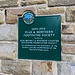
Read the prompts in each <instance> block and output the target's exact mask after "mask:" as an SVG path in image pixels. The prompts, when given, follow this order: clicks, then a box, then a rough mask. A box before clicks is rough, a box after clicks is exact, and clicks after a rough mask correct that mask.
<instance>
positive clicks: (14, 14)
mask: <svg viewBox="0 0 75 75" xmlns="http://www.w3.org/2000/svg"><path fill="white" fill-rule="evenodd" d="M25 11H33V12H34V13H35V14H36V8H35V7H24V8H23V7H21V8H12V9H6V12H7V14H6V23H9V24H14V23H16V22H17V21H18V16H22V15H23V13H24V12H25Z"/></svg>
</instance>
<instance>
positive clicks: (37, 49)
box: [18, 11, 61, 61]
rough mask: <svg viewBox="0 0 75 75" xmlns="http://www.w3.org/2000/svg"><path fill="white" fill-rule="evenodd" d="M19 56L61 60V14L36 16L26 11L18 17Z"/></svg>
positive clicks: (20, 57)
mask: <svg viewBox="0 0 75 75" xmlns="http://www.w3.org/2000/svg"><path fill="white" fill-rule="evenodd" d="M18 58H19V59H34V60H54V61H60V60H61V16H60V15H53V16H35V15H34V13H33V12H31V11H29V12H26V13H25V14H24V15H23V17H19V19H18Z"/></svg>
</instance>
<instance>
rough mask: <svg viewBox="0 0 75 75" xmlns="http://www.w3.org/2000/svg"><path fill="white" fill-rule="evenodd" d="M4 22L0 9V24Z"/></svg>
mask: <svg viewBox="0 0 75 75" xmlns="http://www.w3.org/2000/svg"><path fill="white" fill-rule="evenodd" d="M1 23H4V16H3V12H2V11H0V24H1Z"/></svg>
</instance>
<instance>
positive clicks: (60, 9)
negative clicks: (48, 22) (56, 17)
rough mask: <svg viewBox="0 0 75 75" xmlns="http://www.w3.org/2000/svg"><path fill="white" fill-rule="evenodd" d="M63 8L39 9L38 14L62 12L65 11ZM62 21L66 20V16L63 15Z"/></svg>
mask: <svg viewBox="0 0 75 75" xmlns="http://www.w3.org/2000/svg"><path fill="white" fill-rule="evenodd" d="M64 11H65V10H64V9H63V8H49V9H38V15H53V14H61V13H64ZM61 17H62V23H64V22H65V16H64V15H61Z"/></svg>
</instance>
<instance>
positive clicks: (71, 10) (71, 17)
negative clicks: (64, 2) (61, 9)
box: [66, 1, 75, 22]
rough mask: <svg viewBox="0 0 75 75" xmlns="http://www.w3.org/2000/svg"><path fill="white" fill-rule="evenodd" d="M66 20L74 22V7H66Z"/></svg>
mask: <svg viewBox="0 0 75 75" xmlns="http://www.w3.org/2000/svg"><path fill="white" fill-rule="evenodd" d="M74 2H75V1H74ZM66 21H67V22H75V7H72V8H67V9H66Z"/></svg>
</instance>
